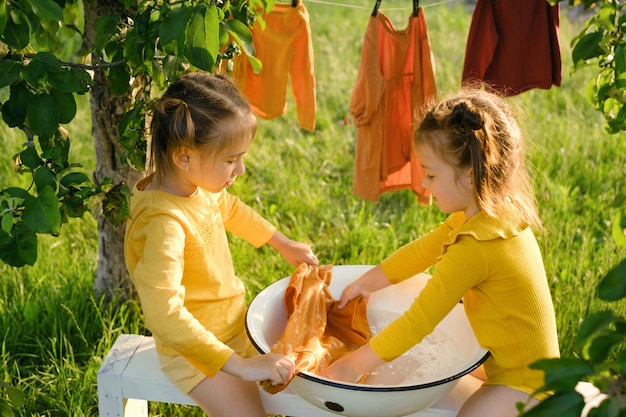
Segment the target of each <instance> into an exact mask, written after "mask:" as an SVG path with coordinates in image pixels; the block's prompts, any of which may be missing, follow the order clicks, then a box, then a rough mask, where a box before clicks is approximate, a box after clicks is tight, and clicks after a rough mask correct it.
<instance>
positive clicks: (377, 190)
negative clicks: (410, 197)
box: [350, 8, 437, 204]
mask: <svg viewBox="0 0 626 417" xmlns="http://www.w3.org/2000/svg"><path fill="white" fill-rule="evenodd" d="M369 19H370V20H369V22H368V25H367V29H366V31H365V36H364V39H363V47H362V50H361V62H360V65H359V72H358V76H357V80H356V84H355V87H354V90H353V92H352V98H351V101H350V113H351V115H352V120H353V122H354V124H355V125H356V126H357V137H356V140H357V142H356V150H355V162H354V164H355V165H354V182H353V192H354V195H356V196H357V197H360V198H363V199H366V200H371V201H378V198H379V197H380V195H381V194H382V193H384V192H387V191H392V190H399V189H406V188H410V189H411V190H412V191H413V192H414V193H415V194H416V195H417V197H418V200H419V202H420V203H424V204H428V203H429V202H430V192H429V191H428V190H427V189H425V188H424V187H423V186H422V179H423V178H424V170H423V168H422V167H421V166H420V163H419V160H418V159H417V156H416V155H415V152H414V150H413V140H412V133H413V127H414V125H415V123H416V121H417V120H419V118H420V117H421V115H422V113H423V112H422V111H421V110H422V107H423V104H424V101H426V100H428V99H431V98H434V97H435V95H436V94H437V89H436V85H435V75H434V68H433V60H432V56H431V50H430V40H429V38H428V32H427V28H426V18H425V16H424V11H423V10H422V9H421V8H420V9H419V13H418V15H417V16H411V18H410V19H409V24H408V26H407V28H406V29H404V30H396V29H395V28H394V27H393V24H392V23H391V21H390V20H389V18H388V17H387V16H385V15H384V14H383V13H382V12H381V11H378V13H377V14H376V16H371V17H370V18H369Z"/></svg>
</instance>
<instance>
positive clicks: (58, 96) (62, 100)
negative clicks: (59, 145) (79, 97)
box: [50, 90, 76, 123]
mask: <svg viewBox="0 0 626 417" xmlns="http://www.w3.org/2000/svg"><path fill="white" fill-rule="evenodd" d="M50 94H51V95H52V97H54V99H55V100H56V101H57V103H58V106H59V123H69V122H71V121H72V120H74V116H76V100H75V99H74V94H71V93H63V92H60V91H58V90H52V91H51V92H50Z"/></svg>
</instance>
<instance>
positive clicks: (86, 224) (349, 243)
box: [0, 0, 626, 416]
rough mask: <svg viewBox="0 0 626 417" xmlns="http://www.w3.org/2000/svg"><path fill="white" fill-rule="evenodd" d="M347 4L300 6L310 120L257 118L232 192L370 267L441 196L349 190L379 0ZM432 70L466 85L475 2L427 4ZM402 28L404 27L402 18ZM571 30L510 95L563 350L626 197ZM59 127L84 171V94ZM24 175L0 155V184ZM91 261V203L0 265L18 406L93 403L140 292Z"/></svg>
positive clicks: (586, 303)
mask: <svg viewBox="0 0 626 417" xmlns="http://www.w3.org/2000/svg"><path fill="white" fill-rule="evenodd" d="M347 3H351V4H353V5H355V6H359V7H358V8H357V7H354V8H348V7H339V6H328V5H325V4H320V3H314V2H306V6H307V9H308V10H309V13H310V21H311V29H312V31H313V45H314V48H315V75H316V79H317V98H318V112H317V129H316V131H315V132H314V133H309V132H305V131H302V130H300V129H299V128H298V126H297V118H296V115H295V108H294V104H293V101H289V107H288V111H287V113H286V114H285V115H284V116H283V117H280V118H277V119H274V120H272V121H260V128H259V132H258V135H257V137H256V139H255V142H254V143H253V146H252V148H251V149H250V153H249V156H248V157H247V160H246V162H247V173H246V175H244V176H243V177H241V178H240V179H238V181H237V183H236V184H235V186H234V187H233V188H232V192H233V193H235V194H237V195H239V196H240V197H241V198H242V199H244V200H245V201H247V202H249V203H250V204H251V205H252V206H253V207H255V208H256V209H257V210H258V211H259V212H261V213H262V214H263V215H264V216H266V217H267V218H268V219H270V220H271V221H272V222H274V223H275V224H276V225H277V226H278V227H279V228H280V229H281V230H282V231H284V232H285V233H286V234H287V235H289V236H291V237H293V238H295V239H299V240H303V241H307V242H309V243H311V244H312V245H313V246H314V248H315V250H316V252H317V254H318V256H319V258H320V260H321V262H323V263H328V264H334V265H339V264H375V263H377V262H379V261H380V260H381V259H382V258H383V257H384V256H386V255H388V254H390V253H391V252H392V251H393V250H394V249H396V248H397V247H399V246H400V245H402V244H404V243H406V242H408V241H410V240H411V239H414V238H416V237H418V236H419V235H421V234H422V233H424V232H426V231H428V230H429V229H430V228H432V227H434V226H435V225H436V224H437V222H439V221H441V220H442V219H443V218H445V216H444V215H442V214H441V213H440V212H439V211H438V209H437V207H435V206H420V205H418V204H417V203H416V201H415V197H414V196H413V195H412V194H411V192H409V191H400V192H392V193H386V194H384V195H383V196H382V197H381V199H380V201H379V202H378V203H373V202H369V201H363V200H360V199H358V198H356V197H354V196H353V194H352V176H353V154H354V142H355V136H356V130H355V127H354V126H352V125H350V124H347V125H346V124H344V119H345V117H346V115H347V114H348V106H349V103H350V95H351V92H352V87H353V85H354V82H355V80H356V75H357V69H358V64H359V60H360V45H361V41H362V37H363V33H364V30H365V26H366V24H367V19H368V18H369V14H370V12H371V7H372V6H373V2H371V3H370V2H369V1H368V2H364V1H363V0H348V1H347ZM424 6H425V8H424V12H425V15H426V18H427V22H428V29H429V33H430V38H431V44H432V50H433V55H434V57H435V61H436V80H437V84H438V88H439V89H440V91H442V92H447V91H453V90H454V89H456V88H458V86H459V84H460V77H461V69H462V63H463V56H464V48H465V41H466V37H467V32H468V29H469V23H470V11H469V9H468V8H467V6H465V5H464V3H463V2H452V3H450V2H448V3H444V4H441V5H437V6H432V7H429V6H428V4H425V5H424ZM385 8H389V9H395V8H400V9H402V10H399V11H396V10H393V11H390V12H389V14H390V15H391V17H392V20H393V21H394V22H398V25H402V24H403V23H402V22H406V21H407V20H408V16H409V15H410V13H411V9H410V5H409V4H407V3H406V2H404V1H400V0H385V1H384V2H383V3H382V6H381V10H383V11H385ZM400 27H401V26H400ZM574 33H576V29H575V28H573V27H572V24H571V23H570V22H569V21H568V20H567V18H566V17H565V15H563V18H562V26H561V36H562V42H561V47H562V49H563V54H562V55H563V85H562V86H561V87H560V88H556V87H553V88H552V89H550V90H531V91H529V92H527V93H524V94H522V95H520V96H518V97H514V98H511V102H512V103H513V104H515V105H518V106H519V107H520V108H521V109H522V110H523V111H524V117H523V118H522V119H521V123H522V126H523V128H524V131H525V133H526V137H527V142H528V149H529V165H530V167H531V168H532V170H533V172H534V174H535V177H536V194H537V198H538V202H539V206H540V211H541V216H542V218H543V221H544V225H545V229H546V230H545V233H543V234H542V235H540V236H539V242H540V246H541V249H542V252H543V255H544V262H545V265H546V270H547V274H548V279H549V281H550V285H551V288H552V292H553V298H554V302H555V308H556V313H557V321H558V326H559V337H560V343H561V347H562V350H563V352H564V353H571V351H572V343H573V339H574V336H575V333H576V329H577V326H578V323H579V321H580V320H581V319H582V318H584V317H585V316H586V315H587V314H588V313H589V311H590V309H595V308H599V307H600V306H602V304H601V303H600V302H599V301H597V300H596V299H595V297H594V293H595V288H596V285H597V283H598V280H599V279H600V278H601V277H602V276H603V274H604V273H606V271H607V270H608V269H610V268H611V267H612V266H614V265H615V264H616V263H617V262H618V260H619V259H621V258H623V257H624V256H626V253H625V251H624V250H623V249H618V248H617V247H616V246H615V245H614V243H613V241H612V239H611V237H610V222H611V221H612V219H613V217H614V215H615V213H616V211H617V208H616V207H614V204H615V199H616V197H617V196H618V195H619V193H620V192H621V193H622V195H623V194H624V172H625V171H626V170H625V168H626V141H624V136H623V135H615V136H609V135H607V134H606V133H604V131H603V127H602V124H603V121H602V118H601V116H600V115H598V114H597V113H595V112H594V111H593V109H591V108H590V105H589V104H588V103H587V102H586V101H585V100H584V97H583V96H582V92H583V88H584V85H585V83H586V82H587V79H588V78H589V77H590V76H592V75H593V71H592V70H591V69H590V70H589V71H585V72H580V73H575V74H574V75H570V73H569V67H570V66H571V61H570V59H569V40H570V39H571V38H572V36H573V35H574ZM81 100H83V101H81V106H79V109H80V115H79V118H78V119H77V121H76V122H75V123H73V124H72V125H71V126H69V127H68V129H69V130H70V134H71V137H72V155H73V157H74V158H78V160H79V161H80V162H81V163H82V164H83V165H84V166H85V168H86V170H87V171H88V172H89V171H90V170H93V167H94V161H93V144H92V142H91V140H92V139H91V136H90V135H91V128H90V117H89V108H88V101H87V100H86V97H83V98H81ZM0 137H1V138H2V141H1V143H0V149H1V150H2V151H3V152H1V153H0V154H2V155H7V154H9V155H13V154H14V153H16V152H19V150H20V149H21V148H20V146H21V144H22V142H23V141H24V138H23V137H21V136H20V134H19V133H17V134H16V133H15V132H9V131H8V129H7V128H6V127H5V126H4V125H2V124H0ZM24 181H26V180H25V179H22V178H20V177H19V176H17V175H16V174H15V173H14V172H13V171H12V169H11V166H10V164H9V161H8V158H6V156H5V163H4V164H2V165H1V166H0V188H5V187H6V186H8V185H14V184H17V183H19V185H21V186H28V184H27V183H24ZM231 247H232V252H233V258H234V261H235V269H236V272H237V274H238V275H239V276H241V277H242V278H243V279H244V280H245V281H246V283H247V286H248V290H249V293H248V297H249V299H250V298H251V297H253V296H254V295H255V294H256V293H257V292H258V291H260V290H261V289H262V288H263V287H265V286H266V285H268V284H269V283H270V282H272V281H274V280H276V279H279V278H282V277H285V276H287V275H289V274H290V273H291V267H290V266H289V265H287V264H286V263H285V262H284V261H283V260H282V258H280V256H279V255H278V254H277V253H276V252H275V251H273V250H272V249H271V248H261V249H258V250H257V249H254V248H252V247H251V246H250V245H248V244H247V243H245V242H243V241H241V240H240V239H238V238H236V237H233V238H232V245H231ZM96 268H97V226H96V222H95V220H94V219H92V218H91V217H90V215H86V216H85V219H84V220H82V221H81V220H72V221H71V222H70V223H69V224H67V225H64V226H63V230H62V234H61V236H60V237H58V238H52V237H42V238H40V245H39V259H38V262H37V264H36V265H35V266H33V267H25V268H21V269H15V268H10V267H7V266H6V265H1V266H0V273H1V276H2V278H1V279H0V336H1V337H2V343H1V345H0V348H1V351H0V355H1V356H2V360H1V362H0V377H2V379H3V380H5V381H7V382H11V383H13V384H15V385H16V386H17V387H18V388H20V389H22V390H23V391H24V392H25V393H26V397H27V401H26V405H25V407H24V408H23V409H21V410H19V415H23V416H35V415H36V416H63V415H66V416H82V415H85V416H93V415H97V395H96V372H97V370H98V368H99V365H100V363H101V361H102V359H103V358H104V356H105V355H106V352H107V350H108V349H109V348H110V347H111V346H112V344H113V342H114V340H115V338H116V337H117V336H118V335H119V334H120V333H122V332H124V333H142V332H144V329H143V322H142V319H141V314H140V308H139V305H138V303H137V302H136V301H129V302H126V303H123V304H122V303H119V302H112V303H111V304H106V303H104V302H103V301H102V300H100V299H97V298H96V297H95V295H94V294H93V292H92V285H93V277H94V273H95V270H96ZM151 412H152V413H153V415H163V416H190V415H201V414H199V412H198V411H197V410H193V409H191V408H189V407H181V406H171V405H164V404H152V405H151Z"/></svg>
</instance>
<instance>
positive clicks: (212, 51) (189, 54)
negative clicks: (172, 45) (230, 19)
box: [185, 4, 219, 71]
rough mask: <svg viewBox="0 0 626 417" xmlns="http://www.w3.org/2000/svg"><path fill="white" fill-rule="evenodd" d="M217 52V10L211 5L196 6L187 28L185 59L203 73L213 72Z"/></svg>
mask: <svg viewBox="0 0 626 417" xmlns="http://www.w3.org/2000/svg"><path fill="white" fill-rule="evenodd" d="M218 51H219V19H218V17H217V9H216V7H215V5H213V4H211V5H209V6H206V5H203V4H201V5H198V6H196V8H195V13H194V14H193V17H192V19H191V22H190V23H189V26H188V27H187V47H186V53H185V57H186V58H187V59H188V60H189V62H190V63H191V64H192V65H194V66H196V67H198V68H199V69H202V70H205V71H213V67H214V65H215V61H216V57H217V54H218Z"/></svg>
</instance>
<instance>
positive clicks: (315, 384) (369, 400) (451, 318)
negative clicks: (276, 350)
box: [246, 265, 489, 417]
mask: <svg viewBox="0 0 626 417" xmlns="http://www.w3.org/2000/svg"><path fill="white" fill-rule="evenodd" d="M370 268H372V266H371V265H343V266H342V265H338V266H333V271H332V281H331V284H330V285H329V291H330V293H331V294H332V296H333V297H335V298H336V299H338V298H339V296H340V295H341V292H342V290H343V289H344V288H345V286H346V285H348V284H349V283H350V282H352V281H353V280H355V279H356V278H358V277H359V276H361V275H362V274H363V273H364V272H366V271H367V270H369V269H370ZM289 278H290V277H286V278H284V279H281V280H279V281H276V282H274V283H273V284H271V285H269V286H268V287H267V288H265V289H264V290H263V291H261V292H260V293H259V294H258V295H257V296H256V297H255V298H254V300H252V302H251V304H250V307H249V309H248V313H247V315H246V330H247V332H248V335H249V336H250V340H251V341H252V343H253V344H254V345H255V347H256V348H257V350H258V351H259V352H261V353H267V352H269V351H270V347H271V345H272V344H273V343H274V342H275V341H276V340H278V339H279V338H280V336H281V334H282V332H283V330H284V328H285V323H286V320H287V317H286V313H285V308H284V304H283V297H284V293H285V289H286V288H287V285H288V284H289ZM428 278H430V276H429V275H426V274H419V275H416V276H415V277H413V278H410V279H408V280H406V281H403V282H401V283H399V284H396V285H392V286H390V287H387V288H385V289H383V290H381V291H378V292H376V293H374V294H372V297H371V298H370V300H369V302H368V305H367V309H368V320H369V321H370V324H371V323H375V322H376V318H377V317H376V316H377V314H382V313H381V312H384V314H385V315H389V313H393V315H395V316H398V315H401V314H402V313H403V312H404V311H405V310H407V309H408V308H409V306H410V305H411V303H412V302H413V300H414V298H415V297H416V296H417V295H418V294H419V292H420V291H421V289H422V288H423V286H424V284H425V283H426V281H427V280H428ZM434 334H439V335H443V336H445V338H446V340H449V341H451V342H452V343H453V344H454V345H455V348H458V351H455V352H458V354H455V355H454V356H455V358H453V362H450V361H448V360H447V359H438V360H437V361H436V362H439V361H443V362H444V363H446V362H449V363H448V365H449V366H447V368H446V371H445V372H442V374H441V375H436V376H433V377H427V379H426V380H423V381H419V382H416V381H415V380H414V379H410V380H409V381H405V382H402V383H399V384H381V383H380V382H377V383H375V384H373V383H369V384H351V383H346V382H340V381H334V380H330V379H327V378H324V377H321V376H318V375H315V374H312V373H310V372H301V373H299V374H298V375H297V376H296V377H294V379H293V380H292V381H291V383H290V384H289V387H290V388H291V389H292V390H293V391H294V392H296V393H297V394H299V395H300V396H301V397H302V398H304V399H305V400H306V401H308V402H309V403H311V404H313V405H315V406H317V407H319V408H321V409H323V410H326V411H329V412H332V413H335V414H339V415H343V416H350V417H400V416H405V415H407V414H411V413H414V412H416V411H418V410H422V409H426V408H428V407H430V406H432V405H433V404H435V403H436V402H437V401H439V400H440V399H442V398H443V397H445V396H446V395H447V394H448V393H449V392H450V391H451V390H452V389H453V388H454V386H455V385H456V383H457V382H458V380H459V378H461V377H462V376H463V375H466V374H468V373H470V372H471V371H473V370H474V369H476V368H477V367H479V366H480V365H481V364H482V363H483V362H484V361H485V360H486V359H487V357H488V356H489V353H488V352H487V351H486V350H485V349H483V348H481V347H480V345H479V344H478V342H477V341H476V338H475V336H474V333H473V332H472V329H471V327H470V325H469V322H468V320H467V316H466V315H465V312H464V310H463V306H462V304H458V305H457V306H456V307H455V308H454V309H453V310H452V311H451V312H450V314H449V315H448V316H447V317H446V318H445V319H444V320H443V321H442V322H441V323H440V324H439V326H438V327H437V329H435V331H434V332H433V335H434ZM424 343H426V342H424ZM443 351H445V350H443ZM433 362H435V361H433Z"/></svg>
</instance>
